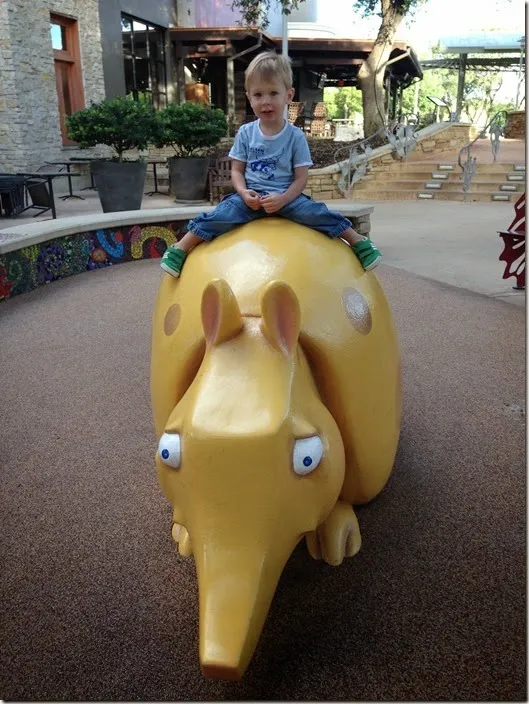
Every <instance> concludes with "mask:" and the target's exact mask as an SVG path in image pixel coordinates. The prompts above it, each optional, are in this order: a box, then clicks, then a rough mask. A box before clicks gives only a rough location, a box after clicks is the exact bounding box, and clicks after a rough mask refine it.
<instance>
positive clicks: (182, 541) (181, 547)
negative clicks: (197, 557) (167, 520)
mask: <svg viewBox="0 0 529 704" xmlns="http://www.w3.org/2000/svg"><path fill="white" fill-rule="evenodd" d="M180 521H181V518H180V512H179V511H178V509H177V508H175V509H174V511H173V526H172V528H171V535H172V536H173V540H174V541H175V543H176V544H177V546H178V552H179V553H180V555H182V557H190V556H191V555H192V554H193V549H192V548H191V539H190V537H189V533H188V532H187V529H186V528H185V526H183V525H182V524H181V523H180Z"/></svg>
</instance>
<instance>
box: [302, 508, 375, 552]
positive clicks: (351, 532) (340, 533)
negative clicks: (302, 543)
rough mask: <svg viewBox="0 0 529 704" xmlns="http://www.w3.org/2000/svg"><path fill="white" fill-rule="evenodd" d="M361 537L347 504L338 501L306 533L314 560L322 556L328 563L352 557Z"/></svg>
mask: <svg viewBox="0 0 529 704" xmlns="http://www.w3.org/2000/svg"><path fill="white" fill-rule="evenodd" d="M361 545H362V538H361V536H360V528H359V526H358V520H357V518H356V515H355V513H354V511H353V509H352V507H351V506H350V505H349V504H345V503H343V502H342V501H338V502H337V504H336V506H335V507H334V508H333V510H332V511H331V512H330V514H329V515H328V516H327V518H326V519H325V520H324V521H323V523H322V524H321V525H319V526H318V528H317V530H316V531H314V532H313V533H309V534H308V535H307V548H308V550H309V553H310V555H311V557H313V558H314V559H315V560H321V559H322V558H323V559H324V560H325V562H327V563H328V564H329V565H333V566H338V565H341V564H342V561H343V559H344V557H353V555H356V553H357V552H358V551H359V550H360V547H361Z"/></svg>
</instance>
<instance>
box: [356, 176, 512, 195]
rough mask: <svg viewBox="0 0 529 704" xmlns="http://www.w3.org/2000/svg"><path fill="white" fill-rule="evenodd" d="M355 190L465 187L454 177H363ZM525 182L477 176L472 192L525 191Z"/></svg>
mask: <svg viewBox="0 0 529 704" xmlns="http://www.w3.org/2000/svg"><path fill="white" fill-rule="evenodd" d="M354 188H355V190H356V189H357V190H360V191H364V192H369V193H371V192H372V191H374V190H379V189H380V188H383V189H385V190H397V191H409V190H415V191H432V190H436V191H438V190H441V189H442V190H443V191H461V190H462V189H463V179H462V178H461V177H457V178H456V177H454V178H453V179H450V180H446V181H445V180H441V179H431V180H427V181H422V180H420V179H398V180H394V181H377V180H375V179H367V178H365V179H362V180H361V181H358V183H356V184H355V186H354ZM523 189H524V184H523V183H517V182H513V183H499V182H498V181H497V180H492V181H491V180H488V179H486V180H485V179H480V178H477V177H475V178H474V179H472V183H471V184H470V191H471V192H480V193H496V192H498V191H509V192H512V193H516V192H520V191H523Z"/></svg>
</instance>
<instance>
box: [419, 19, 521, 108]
mask: <svg viewBox="0 0 529 704" xmlns="http://www.w3.org/2000/svg"><path fill="white" fill-rule="evenodd" d="M439 51H440V53H441V54H459V56H458V58H457V59H432V60H429V61H424V62H422V66H423V68H425V69H434V68H444V69H451V68H457V69H458V72H459V75H458V81H457V101H456V118H457V119H459V118H460V116H461V110H462V107H463V89H464V85H465V72H466V69H467V68H473V69H475V70H476V69H477V70H481V71H502V70H503V71H508V70H510V69H511V70H512V68H515V67H516V66H517V67H518V73H519V78H518V91H517V96H516V105H517V106H518V94H519V89H520V85H521V75H522V68H524V67H525V56H524V54H525V35H524V34H522V33H519V34H518V33H512V32H473V33H472V34H463V35H459V36H457V35H453V36H449V37H440V39H439ZM470 54H515V56H513V57H512V58H511V57H493V58H474V59H471V58H469V55H470Z"/></svg>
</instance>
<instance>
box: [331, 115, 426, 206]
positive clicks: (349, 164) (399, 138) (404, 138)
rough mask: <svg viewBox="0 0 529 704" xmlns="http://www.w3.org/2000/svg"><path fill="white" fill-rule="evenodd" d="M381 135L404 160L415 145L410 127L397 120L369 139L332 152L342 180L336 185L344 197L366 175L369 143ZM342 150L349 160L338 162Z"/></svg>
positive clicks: (370, 148) (371, 150) (370, 152)
mask: <svg viewBox="0 0 529 704" xmlns="http://www.w3.org/2000/svg"><path fill="white" fill-rule="evenodd" d="M382 135H385V136H386V138H387V142H388V144H389V145H391V147H392V148H393V151H394V152H395V153H396V154H397V155H398V156H400V157H403V158H406V156H407V155H408V154H409V153H410V152H411V151H413V149H414V148H415V145H416V143H417V140H416V138H415V132H414V129H413V127H412V126H411V125H404V124H401V123H399V122H398V121H397V120H393V121H391V122H390V123H389V124H387V125H384V127H382V128H381V129H379V130H378V131H377V132H374V133H373V134H372V135H370V136H369V137H365V138H364V139H362V140H361V141H360V142H355V143H354V144H353V145H352V146H351V147H340V148H339V149H337V150H336V151H335V152H334V161H335V163H336V164H337V165H338V166H340V169H341V171H342V176H343V178H342V181H340V182H339V183H338V187H339V188H340V190H341V191H342V193H343V194H344V195H347V194H348V192H349V191H350V189H351V188H352V186H353V185H354V184H355V183H356V182H357V181H359V180H360V179H362V178H363V177H364V176H365V175H366V174H367V169H368V162H369V157H370V156H371V154H372V152H373V149H372V147H371V144H370V142H371V141H372V140H374V139H375V138H376V137H379V136H382ZM344 150H349V158H348V159H346V160H339V159H338V154H340V152H343V151H344Z"/></svg>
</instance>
